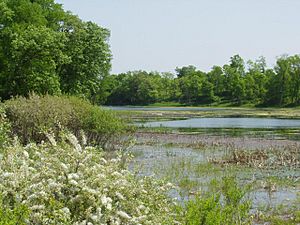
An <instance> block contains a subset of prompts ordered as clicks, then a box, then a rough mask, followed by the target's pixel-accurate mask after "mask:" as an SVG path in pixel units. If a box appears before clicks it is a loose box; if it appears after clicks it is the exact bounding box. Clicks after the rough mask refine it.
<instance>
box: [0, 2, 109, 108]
mask: <svg viewBox="0 0 300 225" xmlns="http://www.w3.org/2000/svg"><path fill="white" fill-rule="evenodd" d="M109 36H110V33H109V30H107V29H105V28H102V27H100V26H99V25H97V24H95V23H92V22H84V21H82V20H81V19H80V18H78V17H77V16H75V15H73V14H72V13H71V12H67V11H64V10H63V8H62V5H60V4H57V3H55V2H54V0H0V98H1V99H2V100H6V99H9V98H11V97H13V96H17V95H21V96H27V95H28V94H29V93H30V92H35V93H38V94H46V93H48V94H52V95H58V94H70V95H77V96H82V97H84V98H87V99H90V100H91V101H93V102H95V103H96V102H101V101H102V100H101V98H102V94H101V92H102V90H101V85H100V82H101V80H102V79H103V78H104V77H105V76H107V75H108V74H109V71H110V68H111V51H110V47H109V44H108V38H109Z"/></svg>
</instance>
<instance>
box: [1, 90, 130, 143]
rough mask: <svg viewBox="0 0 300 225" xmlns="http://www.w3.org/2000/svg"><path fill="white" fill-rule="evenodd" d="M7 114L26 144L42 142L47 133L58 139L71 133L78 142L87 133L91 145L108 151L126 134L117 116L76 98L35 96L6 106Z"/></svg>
mask: <svg viewBox="0 0 300 225" xmlns="http://www.w3.org/2000/svg"><path fill="white" fill-rule="evenodd" d="M5 110H6V114H7V117H8V119H9V121H10V123H11V125H12V132H13V134H15V135H17V136H18V137H19V138H20V140H21V142H22V143H24V144H26V143H29V142H30V141H35V142H41V141H42V140H45V138H46V137H45V134H46V133H53V134H54V135H55V136H57V135H58V133H59V132H60V131H61V130H63V129H68V130H70V131H72V132H73V133H74V134H75V135H76V136H77V137H78V138H79V137H81V132H82V131H84V132H85V133H86V135H87V141H88V143H90V144H95V145H100V146H101V147H103V148H109V147H112V146H111V145H113V144H114V141H115V140H117V139H118V138H119V137H120V135H121V134H122V133H123V132H126V125H125V123H124V122H123V121H122V120H121V119H120V118H118V117H117V116H116V115H115V114H114V112H112V111H110V110H105V109H102V108H100V107H98V106H94V105H92V104H90V103H89V102H87V101H85V100H82V99H79V98H76V97H68V96H61V97H58V96H50V95H45V96H42V97H40V96H38V95H35V94H33V95H30V96H29V98H25V97H18V98H14V99H11V100H9V101H7V102H5Z"/></svg>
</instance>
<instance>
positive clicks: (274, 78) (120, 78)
mask: <svg viewBox="0 0 300 225" xmlns="http://www.w3.org/2000/svg"><path fill="white" fill-rule="evenodd" d="M175 71H176V73H175V74H172V73H158V72H146V71H131V72H127V73H121V74H118V75H112V76H107V77H106V78H105V79H104V81H103V84H104V85H105V86H106V87H105V88H103V89H105V90H107V91H106V92H107V93H106V95H107V96H108V98H107V102H106V103H107V104H110V105H122V104H123V105H146V104H151V103H158V102H178V103H181V104H184V105H201V104H206V105H209V104H220V103H225V104H229V105H241V104H245V103H251V104H254V105H264V106H271V105H272V106H273V105H276V106H287V105H288V106H294V105H299V103H300V56H299V55H294V56H287V55H283V56H281V57H278V58H277V62H276V65H275V66H274V68H267V66H266V60H265V58H264V57H260V58H259V59H257V60H255V61H251V60H249V61H247V62H245V61H244V59H243V58H242V57H241V56H239V55H234V56H233V57H231V58H230V61H229V63H228V64H226V65H223V66H214V67H213V68H212V69H211V70H210V71H209V72H203V71H200V70H198V69H197V68H196V67H195V66H192V65H189V66H184V67H182V68H176V70H175Z"/></svg>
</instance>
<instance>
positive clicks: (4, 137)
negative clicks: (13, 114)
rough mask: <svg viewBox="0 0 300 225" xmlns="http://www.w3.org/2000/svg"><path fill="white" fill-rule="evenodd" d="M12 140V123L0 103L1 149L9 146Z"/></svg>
mask: <svg viewBox="0 0 300 225" xmlns="http://www.w3.org/2000/svg"><path fill="white" fill-rule="evenodd" d="M10 141H11V137H10V123H9V121H8V119H7V117H6V114H5V112H4V109H3V108H2V106H1V105H0V150H1V149H3V148H4V147H5V146H7V145H8V144H9V143H10Z"/></svg>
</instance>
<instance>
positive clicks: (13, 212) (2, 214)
mask: <svg viewBox="0 0 300 225" xmlns="http://www.w3.org/2000/svg"><path fill="white" fill-rule="evenodd" d="M28 213H29V210H28V208H27V207H26V206H24V205H22V204H18V203H16V204H15V205H14V206H13V208H10V207H8V206H7V205H5V204H3V200H2V197H1V196H0V225H26V221H27V219H28Z"/></svg>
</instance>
